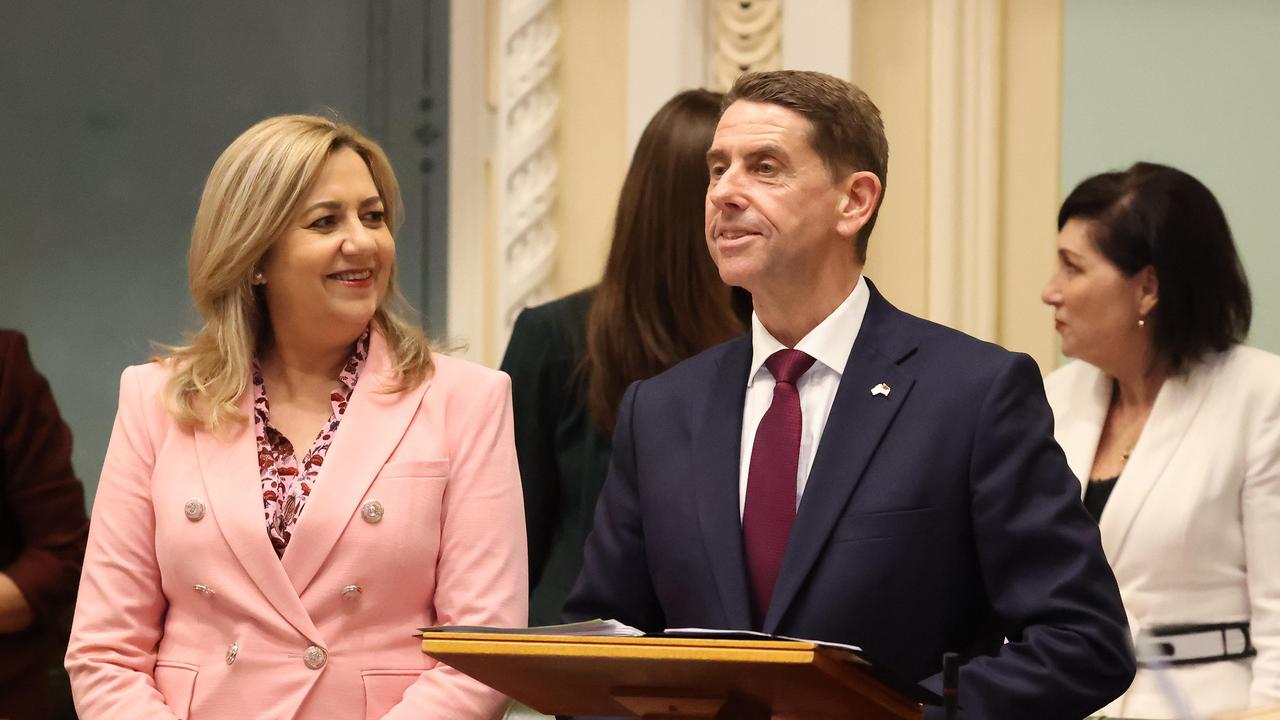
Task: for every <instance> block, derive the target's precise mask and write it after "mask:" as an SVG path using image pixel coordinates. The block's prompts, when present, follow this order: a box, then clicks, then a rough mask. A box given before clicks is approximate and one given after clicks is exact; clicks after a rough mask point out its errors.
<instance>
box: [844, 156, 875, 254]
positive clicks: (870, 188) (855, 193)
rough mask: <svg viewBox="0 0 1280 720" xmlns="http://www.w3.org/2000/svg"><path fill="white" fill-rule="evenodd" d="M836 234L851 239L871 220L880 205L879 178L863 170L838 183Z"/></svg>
mask: <svg viewBox="0 0 1280 720" xmlns="http://www.w3.org/2000/svg"><path fill="white" fill-rule="evenodd" d="M840 191H841V192H840V205H839V207H838V208H837V211H838V217H837V219H836V232H838V233H840V234H841V235H842V236H844V237H848V238H852V237H855V236H856V235H857V234H858V231H860V230H862V227H863V226H864V225H866V224H867V221H868V220H870V219H871V215H872V213H874V212H875V211H876V207H878V206H879V204H880V191H881V186H880V178H878V177H876V174H875V173H873V172H867V171H865V170H862V171H859V172H855V173H850V174H848V175H846V176H845V177H844V180H842V181H841V182H840Z"/></svg>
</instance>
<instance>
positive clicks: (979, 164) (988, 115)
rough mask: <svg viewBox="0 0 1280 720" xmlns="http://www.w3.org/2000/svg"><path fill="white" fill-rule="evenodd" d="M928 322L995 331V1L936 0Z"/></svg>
mask: <svg viewBox="0 0 1280 720" xmlns="http://www.w3.org/2000/svg"><path fill="white" fill-rule="evenodd" d="M931 12H932V28H931V29H932V37H931V42H932V59H931V68H930V102H929V110H930V118H929V123H930V131H929V140H930V152H929V243H928V247H929V313H928V314H929V317H930V318H931V319H933V320H936V321H938V322H941V323H944V324H946V325H950V326H952V327H956V328H959V329H961V330H963V331H965V332H968V333H970V334H973V335H976V336H977V337H980V338H984V339H995V337H996V333H997V331H998V327H999V305H998V298H999V286H998V270H999V267H998V266H999V237H998V232H999V230H998V228H999V225H998V218H999V209H1000V147H999V133H1000V97H1001V92H1000V57H1001V54H1000V53H1001V45H1000V38H1001V31H1000V27H1001V19H1002V17H1001V5H1000V0H934V2H933V5H932V9H931Z"/></svg>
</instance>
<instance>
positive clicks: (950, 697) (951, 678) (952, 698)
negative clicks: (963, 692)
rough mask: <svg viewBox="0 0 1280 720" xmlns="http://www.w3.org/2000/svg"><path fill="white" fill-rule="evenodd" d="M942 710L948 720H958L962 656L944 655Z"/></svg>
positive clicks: (950, 653) (954, 654)
mask: <svg viewBox="0 0 1280 720" xmlns="http://www.w3.org/2000/svg"><path fill="white" fill-rule="evenodd" d="M942 709H943V711H944V712H945V713H946V718H947V720H956V718H958V717H959V714H958V713H959V712H960V656H959V655H958V654H956V653H953V652H949V653H943V655H942Z"/></svg>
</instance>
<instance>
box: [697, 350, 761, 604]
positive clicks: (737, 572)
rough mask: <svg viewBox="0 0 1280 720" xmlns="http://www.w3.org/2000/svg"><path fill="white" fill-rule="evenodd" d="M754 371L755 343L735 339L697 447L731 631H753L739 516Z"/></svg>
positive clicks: (715, 566)
mask: <svg viewBox="0 0 1280 720" xmlns="http://www.w3.org/2000/svg"><path fill="white" fill-rule="evenodd" d="M750 368H751V338H750V336H747V337H745V338H740V339H738V340H735V341H734V342H733V345H732V346H730V347H729V348H728V350H727V351H726V352H725V354H724V356H723V357H722V358H721V359H720V363H719V367H718V372H717V373H716V378H715V380H713V381H712V382H713V386H712V388H711V394H710V399H709V400H708V404H707V408H706V411H705V412H704V413H703V415H702V427H701V428H699V429H698V432H697V436H696V439H695V441H694V445H693V457H694V467H693V471H694V472H693V478H694V483H695V484H696V488H695V491H696V494H697V501H696V502H697V506H698V508H697V509H698V521H699V523H700V525H701V529H702V538H703V542H704V543H705V545H706V550H707V555H708V557H710V558H711V574H712V575H713V576H714V577H715V581H716V588H717V590H718V591H719V593H720V602H721V604H722V605H723V607H724V614H725V621H726V623H727V625H726V626H727V627H730V628H750V627H751V626H752V625H751V606H750V604H749V601H748V597H749V595H748V593H747V573H746V562H745V555H744V553H743V549H742V519H741V517H740V516H739V514H738V501H739V495H738V484H739V467H740V463H741V453H742V450H741V446H742V410H743V404H744V402H745V400H746V390H747V372H748V371H749V370H750Z"/></svg>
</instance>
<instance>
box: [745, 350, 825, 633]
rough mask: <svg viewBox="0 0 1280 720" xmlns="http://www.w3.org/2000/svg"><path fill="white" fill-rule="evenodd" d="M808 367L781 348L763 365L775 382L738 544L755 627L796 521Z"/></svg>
mask: <svg viewBox="0 0 1280 720" xmlns="http://www.w3.org/2000/svg"><path fill="white" fill-rule="evenodd" d="M811 365H813V358H812V357H810V356H808V355H806V354H804V353H803V352H801V351H799V350H779V351H778V352H776V353H774V354H772V355H770V356H769V359H768V360H765V362H764V366H765V367H766V368H768V369H769V373H770V374H771V375H773V379H774V386H773V402H772V403H771V404H770V405H769V409H768V410H767V411H765V414H764V417H763V418H761V419H760V426H759V427H758V428H756V439H755V443H754V444H753V445H752V446H751V466H750V469H748V470H747V501H746V505H745V507H744V508H743V511H742V541H743V547H744V549H745V551H746V557H747V576H748V579H749V581H750V584H751V611H752V616H753V618H754V620H755V623H756V627H760V626H761V625H763V624H764V617H765V614H766V613H767V612H768V610H769V600H770V598H772V597H773V585H774V583H775V582H777V580H778V570H779V569H780V568H781V567H782V558H783V555H785V554H786V551H787V538H788V537H789V536H790V535H791V525H792V523H793V522H795V519H796V482H797V475H798V468H799V463H800V393H799V392H797V391H796V381H797V380H799V379H800V376H801V375H804V373H805V371H806V370H808V369H809V367H810V366H811Z"/></svg>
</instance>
